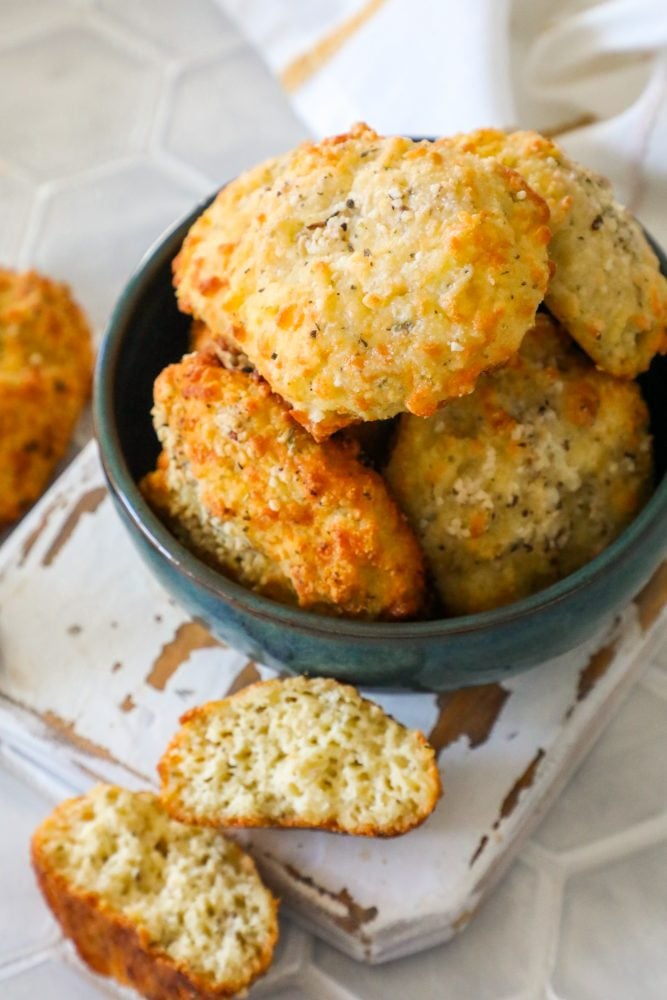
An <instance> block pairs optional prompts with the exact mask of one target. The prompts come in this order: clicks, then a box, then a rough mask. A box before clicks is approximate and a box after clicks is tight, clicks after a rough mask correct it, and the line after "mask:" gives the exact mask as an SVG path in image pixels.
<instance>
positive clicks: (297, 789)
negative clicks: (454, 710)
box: [158, 677, 441, 837]
mask: <svg viewBox="0 0 667 1000" xmlns="http://www.w3.org/2000/svg"><path fill="white" fill-rule="evenodd" d="M181 723H182V724H181V728H180V729H179V730H178V732H177V733H176V735H175V737H174V738H173V740H172V742H171V744H170V745H169V747H168V748H167V750H166V752H165V754H164V756H163V757H162V759H161V761H160V763H159V765H158V770H159V773H160V779H161V786H162V787H161V795H162V799H163V802H164V805H165V807H166V809H167V810H168V811H169V812H170V813H171V814H172V815H173V816H175V817H176V818H178V819H182V820H184V821H185V822H188V823H199V824H202V825H210V826H220V827H226V826H241V827H244V826H281V827H289V826H296V827H311V828H315V829H324V830H336V831H338V832H341V833H350V834H356V835H361V836H367V837H394V836H398V835H399V834H403V833H407V831H408V830H411V829H413V828H414V827H416V826H419V824H421V823H423V822H424V820H425V819H426V818H427V817H428V816H429V815H430V814H431V812H432V811H433V809H434V808H435V805H436V802H437V801H438V797H439V796H440V794H441V784H440V775H439V773H438V767H437V762H436V759H435V752H434V750H433V748H432V747H431V746H429V744H428V743H427V742H426V740H425V739H424V736H423V735H422V733H420V732H419V731H418V730H412V729H407V728H406V727H405V726H402V725H400V723H398V722H396V721H395V720H394V719H392V718H391V717H390V716H388V715H386V714H385V713H384V712H383V711H382V709H381V708H380V706H379V705H376V704H374V703H373V702H371V701H368V700H366V699H365V698H362V697H361V696H360V694H359V692H358V691H356V690H355V688H353V687H350V686H349V685H347V684H340V683H338V682H337V681H334V680H331V679H327V678H321V677H320V678H308V677H293V678H289V679H285V680H271V681H264V682H261V683H258V684H253V685H251V686H250V687H247V688H245V689H244V690H242V691H239V692H238V693H237V694H234V695H232V696H231V697H229V698H225V699H224V700H222V701H214V702H209V703H208V704H206V705H201V706H199V707H198V708H194V709H192V711H190V712H188V713H187V714H186V715H185V716H184V717H183V718H182V719H181Z"/></svg>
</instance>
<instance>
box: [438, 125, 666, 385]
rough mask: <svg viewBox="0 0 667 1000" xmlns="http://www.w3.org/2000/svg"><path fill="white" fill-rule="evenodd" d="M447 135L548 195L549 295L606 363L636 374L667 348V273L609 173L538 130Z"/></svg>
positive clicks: (548, 300)
mask: <svg viewBox="0 0 667 1000" xmlns="http://www.w3.org/2000/svg"><path fill="white" fill-rule="evenodd" d="M443 142H444V144H445V145H448V146H454V147H455V148H457V149H460V150H462V151H466V152H473V153H476V154H478V155H480V156H483V157H492V158H495V159H496V160H497V161H499V162H501V163H504V164H505V165H506V166H508V167H511V168H513V169H515V170H518V171H519V173H521V174H522V175H523V176H524V177H525V178H526V180H527V181H528V183H529V184H530V185H531V187H532V188H533V189H534V190H535V191H537V193H538V194H540V195H541V196H542V197H543V198H544V199H545V201H546V202H547V204H548V205H549V209H550V211H551V221H550V226H551V230H552V233H553V238H552V240H551V243H550V245H549V255H550V257H551V259H552V261H553V262H554V264H555V268H554V273H553V276H552V278H551V280H550V282H549V287H548V288H547V293H546V297H545V301H546V304H547V306H548V307H549V309H550V310H551V312H552V313H553V314H554V316H556V317H557V318H558V319H559V320H560V321H561V322H562V323H563V324H564V325H565V326H566V328H567V329H568V331H569V332H570V333H571V335H572V336H573V337H574V339H575V340H576V341H577V342H578V343H579V344H580V346H581V347H583V349H584V350H585V351H586V353H587V354H588V355H589V356H590V357H591V358H592V359H593V360H594V361H595V363H596V364H597V365H598V366H599V367H600V368H602V369H603V370H604V371H607V372H609V373H610V374H611V375H617V376H620V377H624V378H633V377H634V376H635V375H638V374H639V373H640V372H643V371H645V370H646V369H647V368H648V366H649V365H650V363H651V359H652V358H653V356H654V355H655V354H657V353H662V354H664V353H665V352H666V351H667V278H666V277H665V276H664V275H663V274H662V273H661V272H660V265H659V262H658V258H657V257H656V255H655V254H654V252H653V250H652V249H651V246H650V245H649V242H648V240H647V239H646V236H645V235H644V233H643V231H642V228H641V226H640V225H639V224H638V222H637V221H636V220H635V219H634V218H633V217H632V215H631V214H630V213H629V212H628V211H627V209H626V208H624V207H623V206H622V205H619V203H618V202H617V201H615V200H614V193H613V190H612V187H611V184H610V182H609V181H608V180H607V179H606V178H604V177H601V176H600V175H599V174H596V173H594V172H593V171H592V170H589V169H588V168H587V167H584V166H582V164H580V163H576V162H575V161H574V160H571V159H569V158H568V157H567V156H566V155H565V154H564V153H563V151H562V150H561V149H560V148H559V147H558V146H557V145H556V144H555V143H554V142H552V141H551V140H550V139H547V138H545V137H544V136H542V135H540V134H539V133H537V132H512V133H510V134H509V135H506V134H505V133H504V132H499V131H496V130H495V129H481V130H479V131H478V132H472V133H470V134H469V135H465V134H463V135H460V136H455V137H454V138H453V139H451V140H443Z"/></svg>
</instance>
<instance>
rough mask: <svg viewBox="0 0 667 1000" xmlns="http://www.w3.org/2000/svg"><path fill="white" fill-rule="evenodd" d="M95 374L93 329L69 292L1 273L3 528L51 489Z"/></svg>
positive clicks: (28, 276)
mask: <svg viewBox="0 0 667 1000" xmlns="http://www.w3.org/2000/svg"><path fill="white" fill-rule="evenodd" d="M91 373H92V347H91V337H90V330H89V327H88V324H87V322H86V319H85V317H84V315H83V313H82V312H81V310H80V309H79V307H78V306H77V305H76V303H75V302H74V301H73V299H72V297H71V294H70V291H69V289H68V288H67V286H66V285H62V284H58V283H57V282H54V281H51V280H50V279H49V278H45V277H42V276H41V275H39V274H37V273H36V272H35V271H28V272H26V273H24V274H17V273H15V272H13V271H9V270H6V269H0V525H2V524H3V523H8V522H10V521H13V520H15V519H16V518H17V517H20V516H21V514H23V513H24V511H25V510H26V509H27V508H28V507H29V506H30V504H31V503H33V501H34V500H36V499H37V497H38V496H39V495H40V493H42V491H43V490H44V488H45V486H46V484H47V482H48V479H49V477H50V475H51V473H52V472H53V469H54V467H55V465H56V463H57V462H58V461H59V460H60V459H61V458H62V457H63V455H64V454H65V451H66V449H67V445H68V443H69V441H70V438H71V435H72V432H73V430H74V426H75V424H76V422H77V420H78V418H79V415H80V413H81V410H82V409H83V406H84V404H85V402H86V400H87V398H88V395H89V392H90V380H91Z"/></svg>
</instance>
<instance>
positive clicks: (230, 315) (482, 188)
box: [174, 125, 549, 440]
mask: <svg viewBox="0 0 667 1000" xmlns="http://www.w3.org/2000/svg"><path fill="white" fill-rule="evenodd" d="M548 216H549V213H548V209H547V207H546V205H545V203H544V202H543V200H542V199H541V198H539V197H538V196H537V195H536V194H535V193H534V192H533V191H532V190H531V189H530V188H529V187H528V185H527V184H526V182H525V181H524V180H523V179H522V178H521V177H520V176H519V175H518V174H517V173H515V172H514V171H511V170H507V169H506V168H504V167H503V166H501V165H500V164H497V163H494V162H492V161H489V162H486V161H484V160H481V159H480V158H479V157H476V156H473V155H470V154H465V153H459V152H458V151H456V150H449V149H446V148H444V147H443V148H436V147H435V146H434V145H433V144H431V143H428V142H413V141H411V140H410V139H406V138H400V137H391V138H385V137H381V136H379V135H377V134H376V133H375V132H373V131H372V129H370V128H368V127H367V126H364V125H359V126H356V127H355V128H353V129H352V131H351V132H350V133H349V134H346V135H341V136H336V137H333V138H330V139H325V140H323V141H322V142H318V143H313V142H310V143H305V144H303V145H301V146H299V147H298V148H297V149H296V150H294V151H292V152H290V153H287V154H285V155H283V156H280V157H277V158H276V159H273V160H270V161H268V162H267V163H264V164H261V165H260V166H258V167H255V168H254V169H252V170H250V171H248V172H247V173H245V174H243V175H242V176H240V177H239V178H238V179H236V180H235V181H232V183H231V184H229V185H228V186H227V187H225V188H223V190H222V191H221V192H220V193H219V194H218V196H217V198H216V199H215V201H214V202H213V203H212V205H210V206H209V208H207V209H206V211H205V212H204V213H203V214H202V215H201V216H200V218H199V219H198V220H197V221H196V222H195V223H194V225H193V226H192V227H191V229H190V232H189V233H188V235H187V237H186V239H185V241H184V244H183V247H182V249H181V251H180V253H179V254H178V257H177V258H176V260H175V262H174V282H175V286H176V291H177V297H178V302H179V305H180V308H181V309H182V310H184V311H185V312H188V313H191V314H192V315H194V316H195V317H196V318H198V319H200V320H203V321H204V322H205V323H206V324H207V326H208V327H209V329H210V330H211V332H212V333H213V334H214V335H217V336H221V337H223V338H224V339H225V340H232V341H233V342H235V343H236V344H237V346H238V347H239V348H240V349H241V350H242V351H243V352H245V354H247V356H248V358H249V359H250V361H251V363H252V364H253V365H254V366H255V367H256V369H257V371H258V372H259V373H260V374H261V375H262V376H263V378H265V379H266V381H267V382H268V383H269V384H270V386H271V388H272V389H273V390H274V391H275V392H276V393H278V394H279V395H280V396H282V397H283V398H284V399H285V400H286V401H287V403H288V404H289V406H290V407H291V410H292V413H293V415H294V416H295V418H296V419H297V420H298V421H299V422H301V423H302V424H303V425H304V426H305V427H307V428H308V429H309V430H310V432H311V433H312V435H313V436H314V437H315V438H316V439H318V440H321V439H323V438H325V437H327V436H328V435H330V434H331V433H333V432H334V431H336V430H337V429H339V428H341V427H344V426H346V425H347V424H350V423H354V422H357V421H370V420H381V419H384V418H388V417H391V416H394V415H395V414H396V413H399V412H402V411H405V410H407V411H410V412H412V413H415V414H418V415H420V416H425V415H428V414H431V413H433V412H434V411H435V410H436V408H437V407H438V406H439V405H440V404H441V403H443V402H444V401H445V400H448V399H452V398H455V397H458V396H461V395H464V394H465V393H468V392H470V391H471V390H472V388H473V387H474V385H475V382H476V380H477V378H478V376H479V374H480V373H481V372H483V371H486V370H487V369H490V368H493V367H495V366H497V365H499V364H502V363H503V362H505V361H507V360H508V358H510V357H511V356H512V355H513V354H514V353H515V352H516V350H517V349H518V347H519V344H520V342H521V339H522V337H523V335H524V334H525V332H526V331H527V330H528V329H529V328H530V326H531V325H532V323H533V321H534V317H535V311H536V309H537V306H538V304H539V302H540V301H541V300H542V298H543V297H544V291H545V289H546V285H547V280H548V276H549V268H548V262H547V252H546V244H547V242H548V239H549V229H548Z"/></svg>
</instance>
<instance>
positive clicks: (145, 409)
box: [94, 205, 667, 691]
mask: <svg viewBox="0 0 667 1000" xmlns="http://www.w3.org/2000/svg"><path fill="white" fill-rule="evenodd" d="M204 207H205V206H204V205H200V206H199V207H198V208H197V209H196V210H195V211H194V212H193V213H192V214H191V215H190V216H189V217H188V218H186V219H185V220H184V221H183V222H181V223H180V224H178V225H177V226H175V228H173V229H172V230H171V231H169V232H168V233H167V234H166V235H165V236H164V237H163V238H162V239H161V240H160V241H159V242H158V243H157V244H156V245H155V246H154V247H153V249H152V250H151V251H149V253H148V254H147V256H146V257H145V258H144V260H143V261H142V262H141V264H140V265H139V267H138V269H137V271H136V272H135V274H134V275H133V277H132V278H131V280H130V282H129V284H128V285H127V287H126V289H125V291H124V292H123V294H122V296H121V298H120V300H119V302H118V304H117V306H116V308H115V310H114V312H113V315H112V317H111V320H110V323H109V326H108V328H107V331H106V334H105V336H104V340H103V344H102V347H101V351H100V354H99V358H98V362H97V369H96V375H95V392H94V416H95V426H96V433H97V438H98V442H99V447H100V454H101V458H102V463H103V466H104V470H105V474H106V477H107V481H108V484H109V488H110V491H111V495H112V497H113V499H114V502H115V505H116V507H117V509H118V512H119V514H120V517H121V520H122V521H123V523H124V524H125V526H126V528H127V530H128V531H129V533H130V535H131V537H132V539H133V541H134V543H135V545H136V547H137V548H138V550H139V552H140V553H141V555H142V556H143V558H144V560H145V561H146V563H147V564H148V566H149V567H150V569H151V570H152V572H153V573H154V574H155V576H156V577H157V578H158V579H159V580H160V582H161V583H162V584H163V586H164V587H165V588H166V590H167V591H169V592H170V593H171V594H172V595H173V597H174V598H175V599H176V600H177V601H178V602H179V603H180V604H182V605H183V606H184V607H185V608H186V609H187V610H188V611H189V612H190V613H191V614H192V615H194V616H196V617H198V618H199V619H200V620H202V621H203V622H204V623H205V624H206V625H207V626H208V627H209V628H210V629H211V631H212V632H213V633H214V634H215V635H216V636H218V637H219V638H220V639H222V640H224V641H225V642H226V643H228V644H229V645H231V646H233V647H235V648H237V649H239V650H241V651H242V652H244V653H246V654H247V655H248V656H250V657H252V658H253V659H256V660H258V661H259V662H261V663H264V664H266V665H267V666H271V667H276V668H278V669H279V670H281V671H282V672H284V673H288V674H301V673H310V674H319V675H326V676H330V677H336V678H339V679H340V680H345V681H349V682H351V683H354V684H357V685H360V686H363V687H371V688H372V687H389V688H393V689H397V688H408V689H413V690H428V691H442V690H446V689H448V688H455V687H462V686H467V685H474V684H483V683H487V682H491V681H498V680H502V679H503V678H504V677H507V676H509V675H511V674H515V673H518V672H520V671H523V670H527V669H528V668H531V667H536V666H537V665H539V664H540V663H543V662H545V661H546V660H549V659H550V658H552V657H554V656H557V655H559V654H562V653H566V652H567V651H569V650H571V649H573V648H574V647H575V646H577V645H579V644H580V643H582V642H583V641H584V640H586V639H588V638H591V637H592V636H593V634H594V633H595V632H596V631H597V630H599V629H600V628H601V627H602V626H603V625H604V623H605V622H606V621H608V620H609V619H611V617H612V616H613V615H614V613H616V612H617V611H619V610H620V609H621V608H622V607H623V606H624V605H625V604H626V603H627V602H628V601H629V600H631V599H632V597H634V596H635V594H636V593H637V592H638V590H639V589H640V588H641V587H642V585H643V584H644V583H645V582H646V581H647V580H648V578H649V577H650V576H651V574H652V573H653V571H654V570H655V569H656V567H657V566H658V565H659V563H660V562H661V560H662V559H663V557H664V554H665V551H666V549H667V476H666V475H665V467H666V465H667V357H663V358H656V359H655V360H654V362H653V365H652V366H651V369H650V371H649V372H647V373H646V375H644V376H642V379H641V382H642V386H643V389H644V393H645V397H646V399H647V401H648V404H649V408H650V410H651V414H652V431H653V434H654V440H655V457H656V468H657V488H656V490H655V493H654V495H653V496H652V498H651V500H650V501H649V503H648V504H647V506H646V507H645V508H644V509H643V510H642V511H641V512H640V513H639V515H638V516H637V518H636V519H635V520H634V521H633V523H632V524H631V525H630V526H629V527H628V528H627V529H626V531H624V532H623V534H622V535H620V536H619V538H617V539H616V541H615V542H613V544H612V545H610V546H609V547H608V548H607V549H605V551H604V552H602V553H601V554H600V555H599V556H597V558H595V559H593V560H592V561H591V562H590V563H588V564H587V565H585V566H584V567H582V568H581V569H580V570H578V571H577V572H576V573H573V574H571V575H570V576H568V577H566V578H565V579H563V580H561V581H559V582H558V583H556V584H554V585H553V586H551V587H548V588H546V589H545V590H542V591H540V592H539V593H537V594H534V595H533V596H531V597H529V598H527V599H525V600H522V601H517V602H516V603H514V604H510V605H507V606H505V607H502V608H498V609H497V610H494V611H488V612H484V613H482V614H475V615H468V616H465V617H459V618H449V619H443V620H439V621H423V622H406V623H384V622H382V623H374V622H368V623H366V622H359V621H351V620H348V619H340V618H327V617H324V616H322V615H317V614H312V613H310V612H306V611H302V610H300V609H298V608H291V607H286V606H284V605H281V604H277V603H276V602H275V601H271V600H269V599H267V598H264V597H261V596H259V595H258V594H255V593H253V592H252V591H250V590H246V589H245V588H243V587H241V586H239V585H238V584H236V583H234V582H232V581H231V580H228V579H227V578H226V577H224V576H223V575H221V574H220V573H217V572H216V571H215V570H213V569H211V568H209V567H208V566H206V565H205V564H204V563H202V562H200V560H199V559H197V558H196V556H194V555H193V554H192V553H190V552H189V551H188V550H187V549H185V548H184V547H183V546H182V545H181V544H180V543H179V542H178V541H177V539H176V538H175V537H174V536H173V535H172V534H171V533H170V531H169V530H168V528H166V527H165V525H164V524H162V523H161V522H160V521H159V519H158V518H157V517H156V516H155V514H154V513H153V512H152V511H151V509H150V508H149V507H148V505H147V504H146V503H145V501H144V499H143V497H142V496H141V493H140V492H139V489H138V488H137V482H138V480H139V479H140V478H141V476H143V474H144V473H145V472H148V471H149V470H150V469H152V468H153V467H154V464H155V460H156V457H157V454H158V442H157V439H156V437H155V433H154V430H153V426H152V423H151V417H150V410H151V406H152V386H153V381H154V379H155V377H156V376H157V374H158V373H159V372H160V371H161V370H162V368H163V367H164V366H165V365H167V364H169V363H170V362H172V361H175V360H177V359H179V358H180V357H181V356H182V355H183V353H185V351H186V350H187V337H188V328H189V318H188V317H186V316H184V315H182V314H181V313H180V312H179V311H178V309H177V307H176V300H175V296H174V292H173V288H172V283H171V261H172V259H173V258H174V257H175V255H176V253H177V252H178V250H179V248H180V246H181V243H182V241H183V239H184V237H185V234H186V232H187V231H188V229H189V227H190V225H191V224H192V222H193V221H194V220H195V218H196V217H197V216H198V215H199V214H200V213H201V211H202V210H203V208H204ZM655 250H656V253H658V255H659V257H660V262H661V267H662V269H663V272H665V273H667V260H666V258H665V255H664V254H663V253H662V252H661V251H660V250H659V249H658V248H657V247H655Z"/></svg>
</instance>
